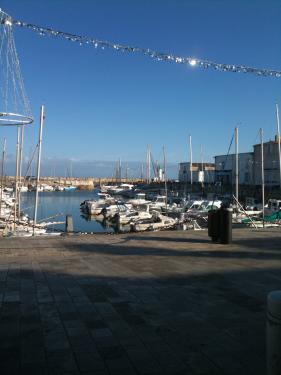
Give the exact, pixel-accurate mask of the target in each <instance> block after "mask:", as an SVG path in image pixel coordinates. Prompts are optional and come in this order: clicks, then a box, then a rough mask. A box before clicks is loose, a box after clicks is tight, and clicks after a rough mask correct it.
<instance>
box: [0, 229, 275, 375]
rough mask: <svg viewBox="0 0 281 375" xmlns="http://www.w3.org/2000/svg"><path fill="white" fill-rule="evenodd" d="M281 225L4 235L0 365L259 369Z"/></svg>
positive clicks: (9, 369)
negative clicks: (212, 234) (220, 230)
mask: <svg viewBox="0 0 281 375" xmlns="http://www.w3.org/2000/svg"><path fill="white" fill-rule="evenodd" d="M280 242H281V232H280V230H275V229H266V230H258V231H255V230H252V229H251V230H250V229H238V228H237V229H234V231H233V243H232V244H231V245H222V244H215V243H212V242H211V241H210V240H209V238H208V235H207V232H206V231H195V232H194V231H187V232H183V231H180V232H179V231H169V232H149V233H141V234H132V233H128V234H123V235H84V236H83V235H80V236H76V235H72V236H65V237H60V238H58V237H53V238H52V237H50V238H40V237H36V238H24V239H22V238H21V239H20V238H10V239H1V242H0V285H1V291H0V296H1V302H0V303H1V305H0V306H1V309H0V337H1V340H0V347H1V349H0V357H1V358H0V368H1V374H2V375H5V374H29V375H31V374H36V375H39V374H49V375H53V374H61V375H67V374H68V375H74V374H82V375H87V374H88V375H89V374H95V375H105V374H106V375H117V374H120V375H121V374H122V375H127V374H140V375H142V374H144V375H145V374H147V375H149V374H151V375H152V374H159V375H160V374H171V375H175V374H177V375H186V374H196V375H199V374H201V375H202V374H214V375H215V374H216V375H217V374H225V375H237V374H239V375H243V374H245V375H250V374H255V375H259V374H260V375H262V374H263V375H264V374H265V320H266V313H265V308H266V306H265V305H266V296H267V294H268V293H269V292H270V291H272V290H276V289H280V285H281V246H280Z"/></svg>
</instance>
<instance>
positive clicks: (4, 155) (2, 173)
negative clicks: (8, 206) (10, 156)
mask: <svg viewBox="0 0 281 375" xmlns="http://www.w3.org/2000/svg"><path fill="white" fill-rule="evenodd" d="M5 157H6V138H4V144H3V152H2V163H1V198H0V215H1V214H2V200H3V189H4V187H3V178H4V165H5Z"/></svg>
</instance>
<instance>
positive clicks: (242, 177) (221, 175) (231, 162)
mask: <svg viewBox="0 0 281 375" xmlns="http://www.w3.org/2000/svg"><path fill="white" fill-rule="evenodd" d="M253 160H254V153H253V152H243V153H240V154H238V180H239V184H242V185H253V183H254V172H253ZM235 174H236V155H235V154H228V155H218V156H215V181H216V182H217V183H221V184H224V185H233V184H235Z"/></svg>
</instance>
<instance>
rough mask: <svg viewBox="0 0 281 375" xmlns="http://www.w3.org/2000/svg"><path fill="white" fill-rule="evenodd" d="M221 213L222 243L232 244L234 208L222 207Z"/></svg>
mask: <svg viewBox="0 0 281 375" xmlns="http://www.w3.org/2000/svg"><path fill="white" fill-rule="evenodd" d="M219 215H220V223H219V227H220V230H219V232H220V236H219V237H220V243H223V244H230V243H231V242H232V208H221V209H220V210H219Z"/></svg>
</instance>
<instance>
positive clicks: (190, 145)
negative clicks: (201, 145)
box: [189, 135, 193, 191]
mask: <svg viewBox="0 0 281 375" xmlns="http://www.w3.org/2000/svg"><path fill="white" fill-rule="evenodd" d="M189 158H190V159H189V160H190V162H189V171H190V186H191V191H192V182H193V181H192V177H193V176H192V142H191V135H189Z"/></svg>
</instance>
